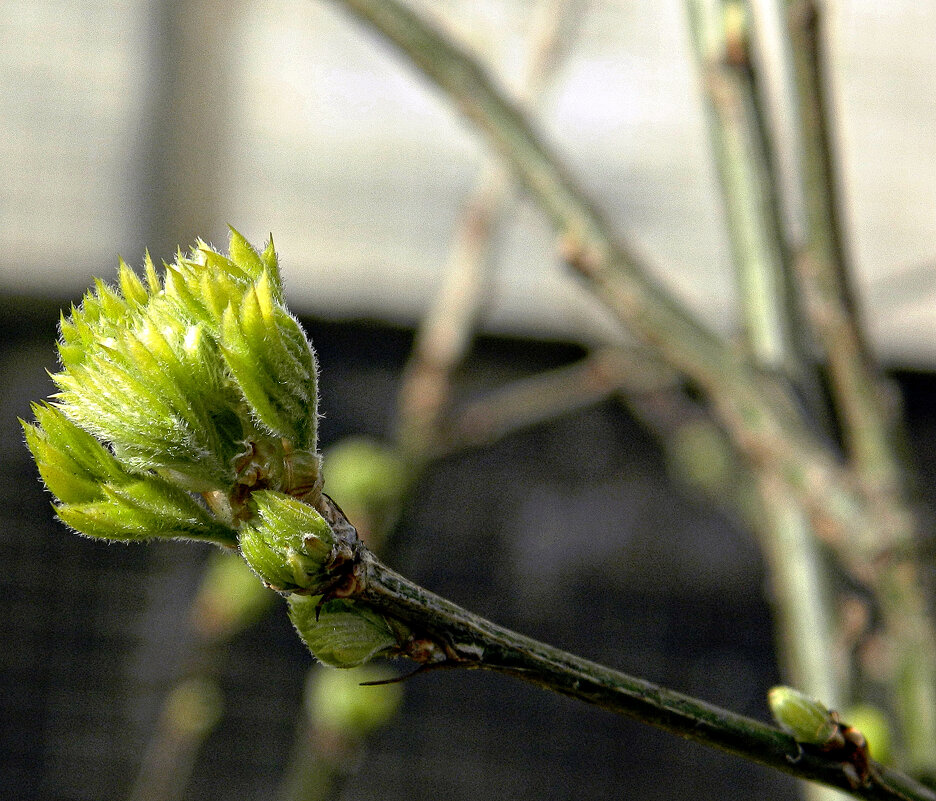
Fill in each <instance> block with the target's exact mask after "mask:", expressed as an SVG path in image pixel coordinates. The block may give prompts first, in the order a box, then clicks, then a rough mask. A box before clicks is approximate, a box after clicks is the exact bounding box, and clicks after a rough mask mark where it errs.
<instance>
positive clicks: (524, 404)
mask: <svg viewBox="0 0 936 801" xmlns="http://www.w3.org/2000/svg"><path fill="white" fill-rule="evenodd" d="M645 356H646V354H645V352H644V351H643V349H637V348H634V349H625V348H607V349H600V350H596V351H594V352H592V353H590V354H589V355H587V356H586V357H584V358H583V359H581V360H580V361H578V362H575V363H573V364H569V365H564V366H562V367H557V368H554V369H552V370H545V371H543V372H540V373H537V374H535V375H532V376H530V377H528V378H521V379H518V380H516V381H513V382H510V383H508V384H505V385H504V386H501V387H498V388H497V389H496V390H492V391H491V392H488V393H487V394H485V395H483V396H482V397H480V398H477V399H475V400H472V401H470V402H468V403H466V404H465V405H464V406H462V407H461V408H460V409H457V410H456V411H455V412H454V413H453V414H452V416H451V422H450V423H449V425H448V426H446V429H445V430H444V432H443V434H442V439H441V440H440V447H441V448H442V450H444V451H445V452H449V451H453V450H461V449H463V448H469V447H471V448H474V447H479V446H483V445H486V444H490V443H491V442H495V441H497V440H499V439H501V438H502V437H504V436H505V435H507V434H508V433H511V432H514V431H520V430H522V429H525V428H529V427H531V426H534V425H537V424H539V423H542V422H545V421H548V420H553V419H555V418H557V417H560V416H561V415H564V414H569V413H571V412H574V411H576V410H578V409H584V408H586V407H588V406H591V405H593V404H595V403H598V402H600V401H602V400H604V399H605V398H609V397H612V396H614V395H617V394H618V393H623V394H625V395H627V396H630V395H643V394H647V393H649V392H658V391H662V390H663V389H664V388H665V390H666V391H667V392H669V391H676V389H677V387H676V385H675V376H674V374H673V373H672V371H670V370H668V369H666V368H664V367H663V366H662V365H659V364H655V363H654V362H653V361H652V360H648V359H646V358H644V357H645Z"/></svg>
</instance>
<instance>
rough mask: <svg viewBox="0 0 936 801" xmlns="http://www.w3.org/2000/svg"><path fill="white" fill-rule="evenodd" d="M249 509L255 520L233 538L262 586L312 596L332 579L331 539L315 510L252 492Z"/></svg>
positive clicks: (266, 493) (263, 492)
mask: <svg viewBox="0 0 936 801" xmlns="http://www.w3.org/2000/svg"><path fill="white" fill-rule="evenodd" d="M251 508H252V509H253V511H254V515H253V517H252V518H251V519H250V521H249V522H247V523H245V524H244V525H243V526H242V527H241V529H240V533H239V535H238V539H239V541H240V550H241V553H242V554H243V556H244V559H246V560H247V564H249V565H250V567H251V568H252V569H253V570H254V572H255V573H256V574H257V575H258V576H260V578H261V579H262V580H263V581H264V583H265V584H267V585H268V586H269V587H272V588H273V589H275V590H279V591H281V592H288V591H294V590H313V591H314V589H315V588H316V587H317V586H319V585H320V584H322V583H323V582H326V581H327V580H328V579H329V578H330V577H331V574H330V571H331V569H332V568H333V563H334V557H335V549H334V545H335V538H334V535H333V534H332V530H331V527H330V526H329V525H328V523H327V522H326V521H325V518H323V517H322V516H321V515H320V514H319V513H318V512H317V511H316V510H315V509H313V508H312V507H311V506H309V505H308V504H305V503H302V502H301V501H298V500H296V499H295V498H292V497H290V496H288V495H284V494H282V493H279V492H274V491H272V490H257V491H255V492H254V493H253V494H252V495H251Z"/></svg>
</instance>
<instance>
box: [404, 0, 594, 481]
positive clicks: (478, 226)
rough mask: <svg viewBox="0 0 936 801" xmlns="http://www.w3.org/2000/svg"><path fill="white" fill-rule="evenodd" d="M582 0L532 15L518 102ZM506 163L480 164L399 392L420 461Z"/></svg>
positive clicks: (547, 67) (474, 305)
mask: <svg viewBox="0 0 936 801" xmlns="http://www.w3.org/2000/svg"><path fill="white" fill-rule="evenodd" d="M583 5H584V3H583V2H582V0H544V2H541V3H540V4H539V5H538V7H537V9H536V12H535V13H534V18H533V22H532V24H531V29H530V34H529V55H528V58H527V61H526V65H525V68H524V70H523V74H522V75H521V76H520V78H519V79H518V80H517V82H516V86H515V87H514V95H515V97H516V99H517V102H519V103H522V104H524V105H528V104H531V103H532V102H533V101H534V100H535V98H536V97H537V95H538V94H539V93H540V91H541V90H542V89H543V87H544V86H545V85H546V83H547V81H548V79H549V77H550V76H551V75H552V73H553V70H554V69H555V67H556V66H557V65H558V64H559V63H560V62H561V54H562V52H563V50H565V48H566V46H567V44H568V42H567V39H568V36H567V34H568V29H569V25H568V22H569V18H570V17H571V16H572V14H573V12H574V13H575V14H580V13H581V12H582V8H581V6H583ZM512 194H513V180H512V177H511V174H510V170H509V168H508V167H507V165H505V164H503V163H502V162H501V160H499V159H491V160H490V161H488V162H487V163H486V164H485V165H484V167H483V168H482V171H481V175H480V177H479V178H478V182H477V184H476V186H475V189H474V192H473V193H472V195H471V197H470V198H469V200H468V201H467V203H466V204H465V208H464V210H463V212H462V216H461V218H460V220H459V222H458V226H457V228H456V231H455V235H454V239H453V242H452V247H451V250H450V253H449V259H448V263H447V264H446V267H445V275H444V278H443V281H442V285H441V287H440V288H439V291H438V293H437V294H436V296H435V299H434V300H433V302H432V304H431V306H430V307H429V309H428V311H427V313H426V315H425V317H424V318H423V321H422V324H421V325H420V327H419V330H418V331H417V334H416V341H415V343H414V345H413V352H412V354H411V356H410V360H409V363H408V364H407V367H406V370H405V371H404V374H403V383H402V386H401V388H400V393H399V403H398V405H399V411H398V415H397V434H396V440H397V442H398V444H399V446H400V448H401V449H402V450H403V451H405V452H406V454H407V456H408V457H409V458H410V460H411V461H413V462H414V463H415V464H416V465H417V466H418V465H419V464H420V463H423V462H424V461H425V460H426V459H427V458H430V455H431V454H432V452H433V451H435V450H437V447H436V446H437V443H436V440H437V439H438V437H439V434H440V424H441V421H442V418H443V416H444V413H445V411H446V408H447V406H448V403H449V400H450V394H451V377H452V372H453V370H454V369H455V368H456V367H457V366H458V365H459V364H460V363H461V361H462V359H463V358H464V356H465V354H466V352H467V351H468V348H469V346H470V343H471V339H472V336H473V331H474V327H475V324H476V322H477V318H478V316H479V314H480V312H481V308H482V305H483V301H484V297H485V289H486V286H487V280H488V268H489V260H490V256H491V244H492V240H493V238H494V234H495V231H496V229H497V226H498V224H499V222H500V220H501V218H502V216H503V214H504V212H505V211H506V208H507V206H508V205H509V203H510V200H511V197H512Z"/></svg>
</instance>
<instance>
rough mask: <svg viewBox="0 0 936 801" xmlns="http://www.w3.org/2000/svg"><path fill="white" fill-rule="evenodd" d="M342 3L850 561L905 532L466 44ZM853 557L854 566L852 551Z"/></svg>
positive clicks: (353, 2) (369, 5) (372, 3)
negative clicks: (501, 165)
mask: <svg viewBox="0 0 936 801" xmlns="http://www.w3.org/2000/svg"><path fill="white" fill-rule="evenodd" d="M340 2H341V4H342V6H344V7H345V8H347V9H348V11H350V12H351V13H352V14H354V15H355V16H356V17H358V18H359V19H361V20H362V21H364V22H366V23H367V24H368V25H369V26H371V27H372V28H374V29H376V30H377V31H378V32H379V33H381V34H382V35H384V36H385V37H386V38H387V39H389V40H390V41H391V42H392V43H393V44H395V45H396V46H397V47H399V48H400V49H401V50H403V51H404V53H405V54H406V55H407V57H408V58H409V59H410V60H411V61H412V62H413V63H414V64H415V65H416V66H417V67H419V68H420V69H421V70H422V71H423V72H424V73H425V74H426V76H427V77H429V78H430V79H431V80H432V81H434V82H435V83H436V84H437V85H438V86H439V87H440V88H442V89H443V90H445V91H446V92H447V93H448V94H450V95H451V96H452V98H453V99H454V100H455V101H456V102H457V103H458V105H459V108H460V109H461V110H462V111H463V112H464V113H465V114H466V115H467V116H468V117H469V118H470V119H472V120H473V121H474V122H475V123H477V124H478V125H479V126H480V127H481V128H482V129H483V130H484V131H485V132H486V133H488V135H489V136H490V137H491V138H492V140H493V141H494V143H495V144H496V145H497V146H498V148H499V149H500V150H501V152H502V153H503V154H504V155H505V157H506V158H507V159H508V160H509V161H510V163H511V165H512V166H513V168H514V170H515V171H516V174H517V176H518V177H519V178H520V180H521V181H522V182H523V183H524V184H525V186H526V188H527V189H528V191H530V192H531V193H532V194H533V195H534V196H535V198H536V199H537V200H538V201H539V203H540V205H541V206H542V208H543V209H544V210H545V211H546V212H547V213H548V214H549V215H550V217H552V219H553V222H554V224H555V225H556V227H557V228H558V229H559V231H561V232H562V237H563V240H562V241H563V249H564V253H565V256H566V258H567V260H568V262H569V264H570V265H571V266H572V267H573V268H574V269H575V270H577V272H578V273H579V274H580V275H581V276H582V277H584V278H585V280H586V281H588V282H589V283H590V284H591V286H592V289H593V290H594V291H595V293H596V295H597V296H598V297H599V298H600V299H601V300H602V301H603V302H604V303H606V304H607V305H608V306H609V307H610V308H611V309H612V310H613V311H614V312H615V313H616V314H617V315H618V316H619V317H620V319H621V320H622V321H624V322H625V323H626V324H627V325H628V326H629V327H630V328H631V329H632V330H633V331H634V332H635V333H636V334H638V335H639V336H640V337H641V338H643V339H644V340H645V341H647V342H649V343H651V344H652V345H654V346H655V347H656V348H657V350H658V351H659V353H660V355H661V357H662V358H663V359H664V360H666V361H667V362H668V363H669V364H670V365H671V366H672V367H674V368H675V369H677V370H678V371H680V372H681V373H682V374H683V375H685V376H686V377H687V378H689V379H690V380H692V381H693V382H694V383H696V384H697V385H698V386H699V387H700V388H701V389H702V390H703V391H704V392H705V393H706V395H707V396H708V397H709V398H710V400H711V401H712V403H713V404H714V406H715V408H716V409H717V411H718V413H719V415H720V416H721V419H722V420H723V422H724V423H725V425H726V427H727V428H728V430H729V431H731V432H732V435H733V438H734V440H735V443H736V445H737V446H738V448H739V450H741V452H743V453H744V454H745V456H746V458H748V459H749V460H751V461H753V462H755V463H758V464H759V463H770V464H772V465H774V466H775V469H776V470H777V472H778V474H779V475H780V476H781V477H782V478H783V480H784V481H785V482H786V483H788V484H789V485H790V487H791V488H792V489H793V490H794V491H795V492H796V493H797V494H798V495H799V496H800V497H801V498H802V499H803V502H804V503H805V505H806V507H807V508H808V509H809V510H810V512H811V514H813V515H814V517H815V520H816V523H817V528H818V530H819V531H821V532H822V534H823V535H824V536H825V538H826V540H827V541H828V542H829V543H830V544H833V545H834V546H837V547H838V548H839V549H840V550H841V553H842V554H843V556H844V557H845V559H846V560H848V559H849V554H850V553H853V552H854V543H853V542H851V544H850V546H849V547H846V545H845V541H846V539H848V540H850V541H851V540H853V539H855V538H860V539H861V540H862V544H863V546H864V547H865V548H867V549H869V550H871V551H874V550H876V549H877V550H884V549H886V548H888V547H889V544H890V543H892V542H894V541H903V542H905V541H906V540H907V539H908V538H909V536H910V535H909V533H908V532H912V530H913V527H914V524H913V520H912V516H911V515H909V514H907V513H901V514H887V515H882V516H880V517H876V516H875V511H876V510H873V509H869V508H868V507H867V505H866V504H865V500H864V498H863V497H862V496H861V494H860V493H859V492H858V491H857V488H856V487H855V486H853V484H852V482H851V478H850V477H849V475H848V474H847V473H846V472H845V471H844V470H843V469H842V468H841V466H840V465H839V464H838V461H837V459H836V458H835V457H834V456H833V455H832V454H830V453H829V451H828V450H827V448H826V447H825V445H824V444H823V443H821V442H819V441H817V440H816V438H815V437H814V436H813V435H812V434H811V433H810V432H809V431H808V429H807V428H806V427H805V425H804V424H803V421H802V420H801V419H800V418H799V416H798V414H797V413H796V411H795V409H796V402H795V401H793V400H792V399H791V398H790V397H789V395H788V393H787V392H786V391H785V390H784V389H783V388H782V387H781V386H779V385H778V384H777V382H776V381H774V380H772V379H771V378H770V377H769V376H767V375H765V374H764V373H762V372H761V371H760V370H758V369H756V368H755V367H753V366H752V365H751V364H750V363H749V362H748V361H747V360H746V359H745V358H744V356H743V354H741V353H740V352H738V351H737V350H735V349H733V348H731V347H729V346H728V345H726V344H725V343H724V342H723V341H722V340H721V339H720V338H719V337H718V336H716V335H715V334H714V333H712V332H711V331H710V330H708V329H707V328H706V327H705V326H703V325H702V324H701V323H700V322H699V321H698V320H696V319H695V318H694V317H693V316H692V315H690V314H689V313H688V312H687V311H686V310H685V309H684V308H683V307H682V305H681V304H679V303H678V302H677V301H676V300H675V299H674V298H673V297H672V296H671V295H670V294H669V293H667V292H666V291H665V290H664V289H663V288H662V287H661V286H660V285H659V284H658V283H657V282H656V281H655V280H654V279H652V278H651V277H650V275H649V272H648V270H647V269H646V267H645V266H644V265H643V264H642V263H641V262H640V260H639V259H638V258H637V257H636V256H635V255H634V254H633V253H631V252H630V251H629V250H628V249H626V248H625V247H624V246H623V245H621V244H619V243H618V241H617V239H616V237H615V235H614V234H613V233H612V231H611V228H610V226H609V225H608V223H607V222H606V221H605V220H604V219H603V218H602V217H601V215H600V214H599V213H598V212H597V211H596V210H595V209H594V208H593V207H592V205H591V204H590V202H589V201H587V200H586V199H585V197H584V195H583V194H582V193H581V192H580V191H579V189H578V188H577V187H576V186H575V185H574V183H573V182H572V181H571V179H569V178H568V176H566V175H565V173H564V172H563V170H562V169H561V168H560V167H559V166H558V160H557V159H556V158H555V157H554V156H553V154H552V153H550V152H549V150H548V149H547V148H546V147H545V146H544V145H543V144H542V142H541V141H540V140H539V138H538V137H537V136H536V135H535V134H534V133H533V131H532V129H531V128H530V126H529V124H528V123H527V121H526V120H525V119H524V117H523V116H522V114H521V113H520V112H519V111H518V110H517V109H516V108H515V107H514V106H512V105H511V104H510V103H509V102H508V101H507V100H505V98H504V97H503V96H502V94H501V93H500V92H499V91H498V90H497V89H496V88H495V87H494V85H493V84H492V82H491V81H490V79H489V78H488V77H487V76H486V75H485V74H484V72H483V71H482V70H481V69H480V67H479V66H478V65H477V64H476V63H475V62H474V61H473V60H472V59H471V58H470V57H469V56H468V55H467V54H465V53H464V52H462V51H461V50H460V49H458V48H457V47H456V46H455V45H453V44H452V43H450V42H449V41H448V40H446V39H445V38H444V37H443V36H441V35H440V34H439V33H438V32H436V31H434V30H433V29H432V28H430V27H429V26H427V25H426V23H424V22H423V21H422V20H421V19H420V18H419V17H418V16H417V15H415V14H414V13H413V12H411V11H409V10H408V9H406V8H405V7H404V6H402V5H401V4H399V3H398V2H396V0H340ZM850 548H851V550H850ZM851 567H852V568H854V569H855V570H858V569H860V566H859V565H856V564H854V563H853V560H852V563H851Z"/></svg>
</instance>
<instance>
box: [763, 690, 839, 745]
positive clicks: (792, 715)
mask: <svg viewBox="0 0 936 801" xmlns="http://www.w3.org/2000/svg"><path fill="white" fill-rule="evenodd" d="M767 702H768V704H769V706H770V712H771V714H772V715H773V717H774V720H775V721H777V725H778V726H780V728H781V729H783V730H784V731H785V732H786V733H787V734H789V735H791V736H792V737H793V738H794V739H795V740H796V742H798V743H805V744H808V745H817V746H823V745H827V744H829V743H830V742H831V741H833V740H834V739H835V737H836V735H837V734H838V731H839V727H838V723H837V722H836V720H835V718H834V717H833V715H832V713H831V712H830V711H829V709H828V708H827V707H826V706H825V705H824V704H823V703H822V702H821V701H817V700H816V699H814V698H810V697H809V696H806V695H803V693H801V692H799V691H798V690H794V689H793V688H792V687H784V686H778V687H772V688H771V689H770V691H769V692H768V693H767Z"/></svg>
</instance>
